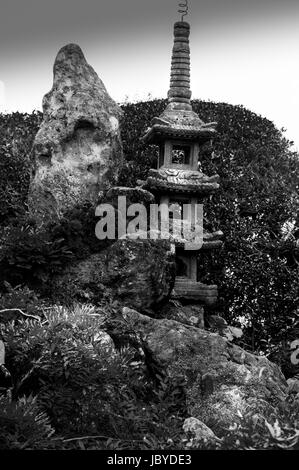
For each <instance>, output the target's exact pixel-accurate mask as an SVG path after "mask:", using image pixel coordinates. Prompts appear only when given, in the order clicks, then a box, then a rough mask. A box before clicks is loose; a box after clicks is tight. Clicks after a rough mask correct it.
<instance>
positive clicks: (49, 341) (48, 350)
mask: <svg viewBox="0 0 299 470" xmlns="http://www.w3.org/2000/svg"><path fill="white" fill-rule="evenodd" d="M102 326H103V318H102V319H101V317H99V316H92V315H88V314H86V312H85V310H84V309H82V310H81V309H80V308H76V309H74V310H72V311H70V310H66V309H57V308H56V309H53V311H52V312H50V313H48V315H47V321H46V322H45V321H43V322H36V321H32V320H26V321H23V322H18V324H16V323H14V322H10V323H8V324H5V325H1V331H0V333H1V336H2V337H3V340H4V342H5V344H6V366H7V369H8V370H9V371H10V373H11V375H12V380H13V387H12V396H13V398H14V400H18V399H19V397H22V396H24V395H26V396H29V395H31V394H33V395H34V396H36V397H37V398H36V403H37V405H38V407H39V408H40V409H41V410H42V411H43V413H45V414H46V415H47V416H49V418H50V422H51V426H53V428H55V431H56V433H57V434H56V436H57V437H59V435H63V436H64V438H65V439H66V438H67V437H69V436H71V437H70V438H74V437H76V436H82V435H83V436H84V435H86V434H87V435H91V436H99V435H100V436H102V438H101V439H99V443H98V444H97V445H101V446H102V447H101V448H105V446H108V448H111V446H112V447H113V445H114V444H113V443H115V442H119V444H118V448H130V446H131V447H132V445H133V443H134V446H135V444H136V446H137V448H149V447H152V448H155V446H158V447H159V446H162V445H164V444H165V442H166V441H167V439H168V438H172V439H175V438H176V439H177V438H178V435H179V434H180V432H181V426H180V423H181V421H182V419H183V415H184V413H186V411H185V409H184V403H185V402H184V396H181V395H179V396H180V397H181V398H180V400H179V401H178V389H177V386H176V384H175V383H173V382H168V381H167V379H165V380H164V381H163V382H161V383H160V386H159V387H158V388H157V387H156V386H155V385H154V383H153V379H152V378H151V375H150V373H149V371H148V370H147V367H146V365H145V364H144V362H143V361H142V360H141V358H140V357H139V355H138V353H137V352H136V350H134V348H132V347H129V346H127V347H126V348H122V349H121V350H119V351H117V350H115V349H114V347H113V345H112V346H110V345H109V344H108V345H103V343H101V327H102ZM162 417H163V418H162ZM103 436H104V439H103ZM91 440H92V441H93V445H94V440H93V439H91ZM163 443H164V444H163ZM52 444H53V445H55V443H52ZM52 444H51V445H52Z"/></svg>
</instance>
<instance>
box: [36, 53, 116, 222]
mask: <svg viewBox="0 0 299 470" xmlns="http://www.w3.org/2000/svg"><path fill="white" fill-rule="evenodd" d="M121 114H122V111H121V109H120V108H119V106H118V105H117V104H116V103H115V102H114V101H113V100H112V98H111V97H110V96H109V95H108V93H107V91H106V88H105V86H104V84H103V82H102V81H101V80H100V78H99V77H98V75H97V74H96V72H95V71H94V69H93V68H92V67H91V66H90V65H89V64H88V63H87V62H86V59H85V57H84V55H83V52H82V51H81V49H80V47H79V46H77V45H76V44H68V45H67V46H65V47H63V48H62V49H61V50H60V51H59V52H58V55H57V57H56V60H55V63H54V81H53V87H52V89H51V91H50V92H49V93H47V94H46V95H45V96H44V99H43V121H42V124H41V127H40V129H39V131H38V133H37V135H36V138H35V141H34V146H33V151H34V155H35V162H36V165H35V174H34V177H33V178H32V181H31V186H30V191H29V201H28V202H29V210H30V212H31V215H32V217H33V218H34V219H35V220H36V221H37V222H38V223H43V222H46V221H48V220H49V219H51V220H53V219H54V220H55V219H58V220H59V218H60V217H61V216H62V215H65V213H67V212H68V211H70V210H71V209H73V208H74V207H78V206H79V207H80V206H81V205H83V204H84V203H85V202H88V201H89V202H91V203H96V201H97V197H98V193H99V192H100V191H102V190H105V189H107V188H109V187H110V186H111V185H114V184H115V183H116V182H117V176H118V170H119V168H120V167H121V163H122V158H123V154H122V146H121V140H120V132H119V118H120V117H121Z"/></svg>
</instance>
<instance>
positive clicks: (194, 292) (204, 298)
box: [171, 277, 218, 305]
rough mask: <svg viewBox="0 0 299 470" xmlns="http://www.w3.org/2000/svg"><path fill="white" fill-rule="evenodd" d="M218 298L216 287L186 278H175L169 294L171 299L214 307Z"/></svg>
mask: <svg viewBox="0 0 299 470" xmlns="http://www.w3.org/2000/svg"><path fill="white" fill-rule="evenodd" d="M217 297H218V287H217V286H216V285H210V286H208V285H206V284H203V283H202V282H196V281H194V280H192V279H189V278H187V277H176V279H175V284H174V288H173V291H172V294H171V298H173V299H185V300H196V301H200V302H202V303H203V304H205V305H214V304H215V303H216V301H217Z"/></svg>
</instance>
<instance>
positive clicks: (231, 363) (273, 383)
mask: <svg viewBox="0 0 299 470" xmlns="http://www.w3.org/2000/svg"><path fill="white" fill-rule="evenodd" d="M124 317H125V320H126V322H127V323H128V327H129V328H131V329H132V330H134V331H135V332H136V333H138V334H139V336H140V338H141V339H142V341H143V342H144V344H145V345H146V348H147V350H148V351H150V354H151V356H152V357H153V358H154V359H155V360H156V361H157V362H158V363H160V364H161V366H162V367H165V368H166V369H167V370H168V372H169V374H170V375H171V376H173V377H178V376H184V377H185V380H186V394H187V401H188V408H189V413H190V415H191V416H193V417H194V418H197V419H199V420H200V421H202V422H203V423H204V424H206V425H207V426H208V427H210V428H211V429H212V431H213V432H215V434H216V435H217V436H219V437H221V436H220V434H221V432H224V429H225V428H228V427H229V426H230V425H233V423H235V422H237V421H239V420H240V417H241V416H244V414H245V413H247V412H248V411H251V412H262V413H263V412H264V411H266V410H268V409H271V407H272V406H275V405H276V404H277V403H279V402H282V401H283V400H285V397H286V392H287V383H286V380H285V378H284V376H283V374H282V373H281V371H280V369H279V367H278V366H277V365H276V364H274V363H271V362H270V361H269V360H268V359H266V358H265V357H263V356H256V355H254V354H251V353H249V352H247V351H245V350H243V349H242V348H240V347H238V346H236V345H234V344H233V343H231V342H230V341H229V340H228V339H227V338H225V337H223V336H220V335H219V334H217V333H211V332H209V331H206V330H203V329H200V328H195V327H192V326H187V325H183V324H182V323H179V322H177V321H174V320H168V319H156V318H150V317H149V316H146V315H142V314H140V313H138V312H137V311H134V310H130V309H126V310H124Z"/></svg>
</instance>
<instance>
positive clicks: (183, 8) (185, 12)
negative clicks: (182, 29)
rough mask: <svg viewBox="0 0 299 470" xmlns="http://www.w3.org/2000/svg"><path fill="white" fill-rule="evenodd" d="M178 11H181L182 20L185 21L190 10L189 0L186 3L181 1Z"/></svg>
mask: <svg viewBox="0 0 299 470" xmlns="http://www.w3.org/2000/svg"><path fill="white" fill-rule="evenodd" d="M178 12H179V13H181V21H184V17H185V16H187V15H188V12H189V5H188V0H185V3H179V9H178Z"/></svg>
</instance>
